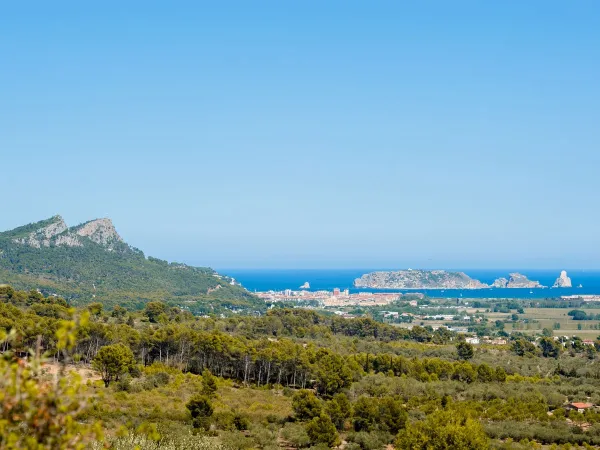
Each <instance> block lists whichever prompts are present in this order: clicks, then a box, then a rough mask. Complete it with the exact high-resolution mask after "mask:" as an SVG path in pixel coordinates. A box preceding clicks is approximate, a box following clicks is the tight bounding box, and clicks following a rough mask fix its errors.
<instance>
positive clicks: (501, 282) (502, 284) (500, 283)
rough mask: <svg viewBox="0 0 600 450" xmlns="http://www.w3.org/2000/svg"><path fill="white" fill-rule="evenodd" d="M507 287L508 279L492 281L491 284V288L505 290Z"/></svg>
mask: <svg viewBox="0 0 600 450" xmlns="http://www.w3.org/2000/svg"><path fill="white" fill-rule="evenodd" d="M507 286H508V279H507V278H504V277H502V278H497V279H496V281H494V282H493V283H492V287H493V288H505V287H507Z"/></svg>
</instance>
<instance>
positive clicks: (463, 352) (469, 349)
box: [456, 342, 474, 361]
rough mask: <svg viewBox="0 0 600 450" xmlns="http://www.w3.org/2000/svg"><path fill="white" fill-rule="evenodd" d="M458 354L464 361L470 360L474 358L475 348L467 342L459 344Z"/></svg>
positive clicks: (457, 347) (457, 345)
mask: <svg viewBox="0 0 600 450" xmlns="http://www.w3.org/2000/svg"><path fill="white" fill-rule="evenodd" d="M456 352H457V354H458V357H459V358H460V359H462V360H465V361H466V360H468V359H471V358H473V353H474V350H473V346H472V345H471V344H469V343H467V342H459V343H458V344H456Z"/></svg>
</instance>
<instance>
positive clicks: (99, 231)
mask: <svg viewBox="0 0 600 450" xmlns="http://www.w3.org/2000/svg"><path fill="white" fill-rule="evenodd" d="M75 234H77V235H78V236H83V237H87V238H88V239H90V240H92V241H94V242H95V243H96V244H100V245H110V244H112V243H114V242H123V239H122V238H121V236H119V233H117V230H116V229H115V226H114V225H113V223H112V221H111V220H110V219H96V220H91V221H89V222H86V223H84V224H83V225H80V226H78V227H76V229H75Z"/></svg>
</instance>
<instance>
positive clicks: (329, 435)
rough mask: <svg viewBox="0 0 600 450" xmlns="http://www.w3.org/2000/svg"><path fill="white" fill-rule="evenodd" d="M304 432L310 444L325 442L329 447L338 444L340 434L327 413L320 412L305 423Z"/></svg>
mask: <svg viewBox="0 0 600 450" xmlns="http://www.w3.org/2000/svg"><path fill="white" fill-rule="evenodd" d="M306 433H307V434H308V437H309V438H310V441H311V443H312V444H326V445H328V446H329V448H332V447H336V446H338V445H340V443H341V441H340V436H339V435H338V433H337V430H336V429H335V425H334V424H333V422H332V421H331V419H330V417H329V416H328V415H327V414H324V413H322V414H320V415H319V416H317V417H314V418H313V419H312V420H311V421H310V422H308V423H307V424H306Z"/></svg>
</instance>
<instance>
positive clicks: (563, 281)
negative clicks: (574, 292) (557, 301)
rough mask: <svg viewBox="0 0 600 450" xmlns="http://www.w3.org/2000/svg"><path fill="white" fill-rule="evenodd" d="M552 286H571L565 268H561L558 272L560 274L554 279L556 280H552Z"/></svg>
mask: <svg viewBox="0 0 600 450" xmlns="http://www.w3.org/2000/svg"><path fill="white" fill-rule="evenodd" d="M552 287H555V288H570V287H573V285H572V284H571V279H570V278H569V277H568V275H567V271H566V270H563V271H561V272H560V276H559V277H558V278H557V279H556V281H555V282H554V285H553V286H552Z"/></svg>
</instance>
